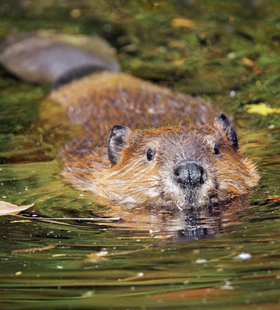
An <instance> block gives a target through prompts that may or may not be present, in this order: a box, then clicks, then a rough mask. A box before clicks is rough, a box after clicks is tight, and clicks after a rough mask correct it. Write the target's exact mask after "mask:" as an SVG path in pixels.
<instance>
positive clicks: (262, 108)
mask: <svg viewBox="0 0 280 310" xmlns="http://www.w3.org/2000/svg"><path fill="white" fill-rule="evenodd" d="M245 108H246V109H247V112H248V113H257V114H261V115H264V116H265V115H267V114H279V113H280V108H278V109H277V108H270V107H268V106H267V105H266V104H265V103H259V104H246V105H245Z"/></svg>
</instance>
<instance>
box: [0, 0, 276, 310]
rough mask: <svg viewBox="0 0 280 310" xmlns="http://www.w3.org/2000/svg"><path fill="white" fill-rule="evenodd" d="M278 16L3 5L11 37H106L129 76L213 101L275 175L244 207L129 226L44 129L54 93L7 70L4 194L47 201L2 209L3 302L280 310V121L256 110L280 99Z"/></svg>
mask: <svg viewBox="0 0 280 310" xmlns="http://www.w3.org/2000/svg"><path fill="white" fill-rule="evenodd" d="M279 16H280V3H279V1H272V0H271V1H264V0H263V1H262V0H258V1H253V0H252V1H236V0H235V1H230V0H228V1H217V0H216V1H214V0H213V1H210V0H208V1H198V0H192V1H187V0H185V1H183V0H181V1H158V2H156V1H148V0H147V1H112V0H111V1H109V0H108V1H99V0H97V1H89V0H88V1H87V0H83V1H74V0H73V1H70V0H69V1H66V0H65V1H55V0H52V1H51V0H48V1H40V0H38V1H36V2H35V1H11V0H9V1H5V0H1V1H0V38H4V37H5V36H6V35H7V34H9V33H15V32H21V31H27V30H34V29H41V28H45V29H60V30H62V31H65V32H67V33H72V34H75V33H76V34H78V33H84V34H98V35H101V36H102V37H105V38H106V39H107V40H109V41H110V43H111V44H112V45H113V46H114V47H115V48H116V50H117V52H118V57H119V60H120V62H121V63H122V68H123V70H124V71H126V72H129V73H132V74H134V75H136V76H138V77H141V78H144V79H149V80H152V81H153V82H154V83H157V84H159V85H164V86H169V87H171V88H172V89H175V90H177V91H181V92H185V93H189V94H194V95H201V96H202V97H203V98H205V99H210V100H211V101H212V102H213V103H216V104H217V106H218V107H220V108H221V109H222V110H223V111H225V112H226V113H227V114H229V113H231V114H232V115H234V117H235V124H236V128H237V131H238V134H239V137H240V144H241V145H242V147H243V148H244V149H245V150H246V152H247V154H248V156H250V157H252V158H254V159H255V161H256V162H257V164H258V167H259V170H260V171H261V175H262V180H261V182H260V186H259V187H258V188H257V189H256V191H255V192H254V193H253V194H252V196H251V198H250V201H249V202H246V201H245V202H244V203H243V204H242V208H239V209H234V210H232V209H225V210H219V209H218V210H207V212H206V211H205V213H203V214H193V215H186V214H175V215H173V216H170V215H168V214H167V215H166V214H153V213H151V214H148V215H147V214H144V215H143V214H136V215H135V218H136V221H138V223H137V225H136V224H135V222H133V221H130V222H125V223H123V222H122V221H121V220H120V217H121V216H122V215H123V216H128V217H129V214H128V215H127V214H123V213H121V212H120V213H118V212H114V213H111V212H110V210H107V209H106V208H101V207H98V206H96V205H95V204H94V201H93V199H92V198H91V196H90V195H89V194H87V193H81V192H79V191H75V190H73V189H72V188H71V187H70V186H69V185H67V184H65V183H64V181H63V179H62V178H61V176H60V164H59V160H58V159H57V157H56V155H55V154H56V152H57V146H56V145H57V141H55V140H56V139H57V136H55V137H52V136H49V135H47V134H46V133H45V132H44V131H42V128H41V127H40V126H39V125H37V124H38V123H37V121H38V119H39V117H40V116H39V106H40V102H41V101H42V99H43V98H44V97H45V96H46V94H47V93H48V89H49V88H48V87H47V86H45V87H41V86H34V85H28V84H26V83H23V82H21V81H19V80H17V79H16V78H14V77H12V76H11V75H9V74H8V73H7V72H5V71H4V69H1V68H0V93H1V96H0V112H1V115H0V120H1V121H0V147H1V150H0V158H1V165H0V169H1V170H0V189H1V192H0V200H5V201H9V202H11V203H14V204H18V205H24V204H32V203H34V207H32V208H31V209H29V210H27V211H24V212H22V213H21V214H20V215H19V216H4V217H1V218H0V222H1V226H0V227H1V228H0V245H1V254H0V271H1V272H0V309H141V310H142V309H246V310H247V309H254V310H255V309H261V310H263V309H264V310H266V309H280V198H279V196H280V174H279V169H280V146H279V141H280V116H279V115H277V114H269V115H267V116H262V115H259V114H248V113H247V112H246V108H245V105H246V104H256V103H261V102H264V103H266V104H267V105H268V106H271V107H273V108H279V107H280V83H279V82H280V17H279ZM174 18H184V19H189V20H191V21H193V22H194V26H193V27H191V28H185V27H174V26H172V25H171V21H172V19H174ZM248 60H249V61H248ZM129 218H130V219H131V216H130V217H129ZM241 253H247V254H250V256H251V258H249V259H244V260H241V259H238V257H239V255H240V254H241Z"/></svg>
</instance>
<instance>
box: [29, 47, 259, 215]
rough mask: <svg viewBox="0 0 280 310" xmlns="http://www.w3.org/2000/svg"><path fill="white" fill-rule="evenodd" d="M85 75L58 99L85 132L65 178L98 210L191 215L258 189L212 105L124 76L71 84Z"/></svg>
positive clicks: (68, 150) (54, 96)
mask: <svg viewBox="0 0 280 310" xmlns="http://www.w3.org/2000/svg"><path fill="white" fill-rule="evenodd" d="M33 53H34V48H33ZM37 56H38V55H37ZM65 57H67V54H65ZM36 59H37V60H38V57H37V58H36ZM54 61H55V59H54ZM33 69H34V68H33ZM78 69H79V68H78ZM105 69H108V68H105ZM78 71H79V70H77V68H74V69H73V70H72V69H71V68H70V70H68V72H67V74H66V76H65V74H63V75H62V76H61V77H60V78H59V79H58V80H59V81H58V82H57V81H56V85H57V86H58V89H56V90H53V91H52V93H51V94H50V99H51V101H53V103H54V104H58V105H62V106H64V107H65V108H66V113H67V115H68V116H69V119H70V120H71V122H72V123H76V124H81V125H82V126H83V128H84V133H83V134H82V136H79V137H78V138H76V139H74V140H72V141H71V142H70V143H69V144H68V145H67V146H66V147H65V151H64V152H63V158H64V161H65V169H64V172H63V175H64V176H65V177H66V178H67V180H69V181H70V182H71V183H72V184H73V186H74V187H76V188H78V189H80V190H88V191H91V192H92V193H93V194H94V197H95V199H96V201H97V202H98V203H101V204H105V205H126V206H128V207H135V206H143V207H168V208H172V209H176V208H179V209H185V208H188V207H191V206H205V205H210V204H213V203H217V202H220V201H225V200H230V199H231V198H233V197H235V196H237V195H241V194H244V193H247V192H248V191H249V190H250V188H252V187H254V186H255V185H256V184H257V182H258V180H259V175H258V173H257V172H256V169H255V165H254V164H253V163H252V162H251V161H250V160H249V159H247V158H245V157H244V156H243V154H242V153H241V152H240V151H239V149H238V140H237V135H236V133H235V131H234V129H233V127H232V125H231V123H230V122H229V120H228V119H227V118H226V116H225V115H223V114H221V115H220V116H218V117H217V118H216V119H215V120H214V115H217V110H216V109H215V108H214V107H213V106H212V105H211V104H210V103H209V102H205V101H203V100H202V99H201V98H194V97H191V96H186V95H183V94H176V93H174V92H172V91H170V90H168V89H165V88H160V87H157V86H154V85H152V84H150V83H148V82H145V81H142V80H140V79H137V78H135V77H132V76H130V75H127V74H124V73H115V72H108V71H105V72H101V73H93V74H90V75H89V76H87V77H83V78H81V79H79V80H74V81H72V82H70V83H67V82H68V77H69V76H71V79H69V80H72V76H73V75H75V72H78ZM56 79H57V77H56ZM61 81H62V83H61ZM63 84H66V85H63ZM210 119H211V120H212V122H210V123H208V124H204V123H206V122H208V121H209V120H210ZM213 120H214V121H213ZM191 123H192V124H194V125H191ZM118 124H121V125H118ZM203 124H204V125H203ZM112 127H113V128H112ZM129 127H130V128H129ZM151 127H154V128H151ZM111 128H112V129H111ZM144 128H145V129H144ZM110 129H111V131H110ZM108 136H109V139H108V138H107V137H108ZM107 139H108V142H107V147H106V145H105V144H106V142H104V141H106V140H107Z"/></svg>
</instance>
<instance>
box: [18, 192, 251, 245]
mask: <svg viewBox="0 0 280 310" xmlns="http://www.w3.org/2000/svg"><path fill="white" fill-rule="evenodd" d="M248 208H249V202H248V195H246V196H245V195H244V196H240V197H236V198H235V199H234V200H232V201H231V202H224V203H220V204H216V205H213V206H208V207H201V208H192V209H189V210H188V212H182V211H177V210H157V209H145V208H144V209H143V208H142V209H141V208H131V209H128V208H124V207H123V206H116V207H111V208H108V209H106V210H105V211H99V210H98V211H89V213H88V214H90V216H86V215H85V214H83V215H81V214H80V217H79V212H75V214H73V210H71V209H70V210H67V209H66V210H64V214H63V217H59V218H53V217H45V215H44V217H41V215H40V214H37V215H35V214H31V213H29V214H28V213H26V212H24V213H22V214H21V216H22V217H29V218H30V216H31V218H32V219H34V220H39V221H40V220H42V221H44V222H50V223H58V224H59V223H60V224H63V223H67V225H68V224H69V221H70V222H72V223H73V225H75V224H79V225H81V224H84V225H86V226H87V227H89V226H91V225H93V226H95V227H96V226H97V227H99V228H103V229H113V230H122V231H134V232H137V231H138V232H140V231H143V232H144V231H146V232H149V233H150V235H151V236H153V237H154V238H157V239H164V240H167V241H168V243H170V242H172V243H173V242H178V241H182V240H184V241H191V240H199V239H203V238H208V237H213V236H215V235H218V234H221V233H223V232H225V229H226V228H228V226H230V225H233V224H234V225H236V224H238V222H237V220H238V219H239V218H240V217H241V216H242V213H240V212H241V211H244V210H245V209H248ZM100 209H101V210H102V209H103V208H100ZM40 213H41V212H40ZM67 213H68V215H69V216H67ZM74 216H75V217H74ZM227 231H228V230H227Z"/></svg>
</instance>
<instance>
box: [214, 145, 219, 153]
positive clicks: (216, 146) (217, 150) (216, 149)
mask: <svg viewBox="0 0 280 310" xmlns="http://www.w3.org/2000/svg"><path fill="white" fill-rule="evenodd" d="M219 154H220V150H219V147H218V145H217V144H215V145H214V155H219Z"/></svg>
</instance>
